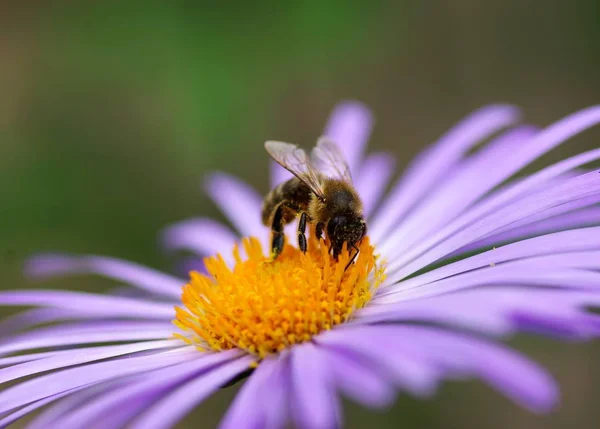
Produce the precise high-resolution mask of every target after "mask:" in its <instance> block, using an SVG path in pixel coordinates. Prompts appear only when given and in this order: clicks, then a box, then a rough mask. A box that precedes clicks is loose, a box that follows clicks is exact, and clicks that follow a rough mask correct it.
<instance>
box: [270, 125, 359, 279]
mask: <svg viewBox="0 0 600 429" xmlns="http://www.w3.org/2000/svg"><path fill="white" fill-rule="evenodd" d="M265 149H266V150H267V152H268V153H269V155H270V156H271V157H272V158H273V159H274V160H275V161H276V162H277V163H278V164H280V165H281V166H282V167H283V168H285V169H286V170H288V171H289V172H290V173H292V174H293V175H294V176H295V177H293V178H291V179H289V180H288V181H286V182H284V183H282V184H280V185H278V186H277V187H275V188H274V189H272V190H271V192H269V193H268V194H267V196H266V197H265V199H264V202H263V206H262V222H263V224H265V225H266V226H270V227H271V233H272V239H271V256H272V258H273V259H276V258H277V256H279V254H280V253H281V251H282V250H283V246H284V244H285V234H284V231H283V228H284V226H285V225H286V224H288V223H290V222H291V221H292V220H294V219H295V218H296V217H300V220H299V222H298V247H299V248H300V250H301V251H302V252H306V247H307V241H306V235H305V231H306V224H307V223H309V224H314V225H315V231H316V235H317V239H320V238H321V237H322V235H323V232H326V233H327V237H328V238H329V240H330V242H331V247H330V248H329V251H330V253H332V254H333V257H334V258H335V259H336V260H337V258H338V256H339V254H340V253H341V252H342V249H343V247H344V243H346V245H347V248H348V249H349V250H350V249H353V250H355V253H354V255H353V257H352V258H351V259H350V261H349V262H348V265H347V266H346V268H348V266H350V264H351V263H352V262H353V261H354V259H355V258H356V256H357V255H358V252H359V249H358V246H357V243H360V242H361V240H362V239H363V237H364V236H365V234H366V232H367V224H366V222H365V221H364V219H363V208H362V201H361V200H360V197H359V196H358V193H357V192H356V190H355V189H354V186H353V185H352V177H351V175H350V169H349V167H348V163H347V162H346V159H345V158H344V155H343V154H342V152H341V150H340V149H339V147H338V146H337V145H336V144H335V143H334V142H332V141H331V140H329V139H327V138H326V137H321V138H320V139H319V140H318V142H317V145H316V146H315V147H314V149H313V150H312V152H311V156H310V158H309V156H308V155H307V154H306V152H305V151H304V150H302V149H300V148H299V147H298V146H296V145H293V144H290V143H283V142H275V141H268V142H266V143H265Z"/></svg>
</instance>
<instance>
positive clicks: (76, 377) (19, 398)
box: [0, 347, 199, 413]
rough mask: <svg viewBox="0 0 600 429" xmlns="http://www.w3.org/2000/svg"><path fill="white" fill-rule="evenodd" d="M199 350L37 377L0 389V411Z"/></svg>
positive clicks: (159, 365)
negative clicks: (0, 390)
mask: <svg viewBox="0 0 600 429" xmlns="http://www.w3.org/2000/svg"><path fill="white" fill-rule="evenodd" d="M198 353H199V352H198V351H196V350H195V349H194V348H193V347H184V348H181V349H178V350H174V351H169V352H162V353H156V354H152V355H147V356H141V357H133V358H126V359H117V360H111V361H108V362H100V363H94V364H89V365H84V366H81V367H77V368H73V369H66V370H62V371H59V372H54V373H50V374H48V375H43V376H40V377H36V378H33V379H31V380H28V381H24V382H22V383H19V384H16V385H14V386H11V387H9V388H7V389H4V390H3V391H2V392H0V413H3V412H5V411H10V410H12V409H14V408H17V407H20V406H24V405H27V404H29V403H31V402H35V401H37V400H39V399H43V398H46V397H48V396H51V395H55V394H57V393H61V392H66V391H68V390H71V389H74V388H77V387H80V386H84V385H92V384H94V383H98V382H102V381H108V380H112V379H115V378H119V377H124V376H127V375H132V374H136V373H141V372H144V371H149V370H152V369H157V368H162V367H166V366H169V365H173V364H176V363H180V362H185V361H186V360H189V359H191V358H193V357H194V356H196V355H197V354H198Z"/></svg>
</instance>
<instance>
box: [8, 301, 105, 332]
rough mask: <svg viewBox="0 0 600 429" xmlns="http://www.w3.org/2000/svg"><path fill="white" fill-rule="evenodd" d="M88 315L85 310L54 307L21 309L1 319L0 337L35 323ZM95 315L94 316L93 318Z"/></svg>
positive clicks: (83, 317) (81, 317)
mask: <svg viewBox="0 0 600 429" xmlns="http://www.w3.org/2000/svg"><path fill="white" fill-rule="evenodd" d="M0 301H1V298H0ZM2 305H5V304H2ZM86 316H87V313H86V312H85V311H83V312H78V311H73V310H64V309H62V308H52V307H50V308H33V309H30V310H25V311H21V312H19V313H16V314H13V315H11V316H9V317H5V318H4V319H2V320H0V337H4V336H6V335H9V334H12V333H15V332H17V331H23V330H25V329H27V328H30V327H32V326H35V325H42V324H46V323H51V322H57V321H65V320H73V319H85V318H86ZM93 317H94V316H92V318H93Z"/></svg>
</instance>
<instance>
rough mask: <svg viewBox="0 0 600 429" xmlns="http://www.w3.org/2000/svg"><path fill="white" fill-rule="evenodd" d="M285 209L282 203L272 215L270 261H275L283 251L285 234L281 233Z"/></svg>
mask: <svg viewBox="0 0 600 429" xmlns="http://www.w3.org/2000/svg"><path fill="white" fill-rule="evenodd" d="M284 208H285V205H284V203H281V204H279V205H278V206H277V208H276V209H275V213H274V214H273V220H272V221H271V232H272V234H273V237H272V239H271V259H272V260H275V259H277V257H278V256H279V254H280V253H281V251H282V250H283V245H284V244H285V234H284V232H283V226H284V219H283V210H284Z"/></svg>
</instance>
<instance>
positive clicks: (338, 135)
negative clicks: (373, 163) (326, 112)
mask: <svg viewBox="0 0 600 429" xmlns="http://www.w3.org/2000/svg"><path fill="white" fill-rule="evenodd" d="M372 126H373V118H372V116H371V112H370V111H369V109H367V108H366V107H365V106H364V105H362V104H360V103H357V102H354V101H349V102H345V103H341V104H338V105H337V106H336V107H335V109H334V111H333V113H332V114H331V116H330V117H329V120H328V121H327V126H326V127H325V131H324V135H326V136H327V137H329V138H330V139H331V140H333V141H334V142H336V143H337V144H338V146H339V147H340V148H341V149H342V151H343V153H344V155H345V156H346V160H347V161H348V165H349V166H350V171H351V172H352V173H355V172H356V171H357V170H358V166H359V164H360V162H361V159H362V155H363V152H364V150H365V147H366V145H367V141H368V140H369V136H370V135H371V128H372Z"/></svg>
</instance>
